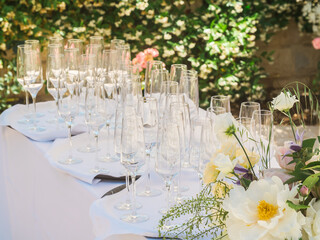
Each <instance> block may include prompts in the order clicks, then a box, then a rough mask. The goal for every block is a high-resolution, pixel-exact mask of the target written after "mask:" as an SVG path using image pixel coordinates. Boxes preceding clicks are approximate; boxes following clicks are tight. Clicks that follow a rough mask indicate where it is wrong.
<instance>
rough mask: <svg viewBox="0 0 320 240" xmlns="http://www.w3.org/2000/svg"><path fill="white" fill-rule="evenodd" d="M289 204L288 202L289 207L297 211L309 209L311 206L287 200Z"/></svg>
mask: <svg viewBox="0 0 320 240" xmlns="http://www.w3.org/2000/svg"><path fill="white" fill-rule="evenodd" d="M287 204H288V206H289V207H291V208H292V209H294V210H296V211H299V210H301V209H307V208H308V207H309V206H307V205H303V204H294V203H293V202H291V201H290V200H287Z"/></svg>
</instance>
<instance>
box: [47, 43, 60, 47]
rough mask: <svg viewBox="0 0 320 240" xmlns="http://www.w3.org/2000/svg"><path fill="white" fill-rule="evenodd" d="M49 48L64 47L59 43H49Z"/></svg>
mask: <svg viewBox="0 0 320 240" xmlns="http://www.w3.org/2000/svg"><path fill="white" fill-rule="evenodd" d="M48 47H62V45H61V44H59V43H49V44H48Z"/></svg>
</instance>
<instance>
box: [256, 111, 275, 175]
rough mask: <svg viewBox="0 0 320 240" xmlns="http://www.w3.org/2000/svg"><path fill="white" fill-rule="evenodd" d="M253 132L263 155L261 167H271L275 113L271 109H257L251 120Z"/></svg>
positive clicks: (260, 153)
mask: <svg viewBox="0 0 320 240" xmlns="http://www.w3.org/2000/svg"><path fill="white" fill-rule="evenodd" d="M251 129H252V134H253V137H254V140H255V142H256V143H257V150H258V151H259V155H260V157H261V162H260V169H268V168H270V160H271V149H270V148H271V145H272V144H273V115H272V112H271V111H269V110H255V111H253V114H252V122H251Z"/></svg>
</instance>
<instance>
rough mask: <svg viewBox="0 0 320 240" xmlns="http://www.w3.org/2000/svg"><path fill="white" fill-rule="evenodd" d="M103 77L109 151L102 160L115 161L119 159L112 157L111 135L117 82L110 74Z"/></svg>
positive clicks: (115, 106) (107, 147)
mask: <svg viewBox="0 0 320 240" xmlns="http://www.w3.org/2000/svg"><path fill="white" fill-rule="evenodd" d="M102 78H103V85H102V86H101V93H102V96H101V97H102V98H103V100H104V104H105V110H104V115H105V118H106V127H107V146H106V150H107V153H106V155H105V156H103V157H101V158H100V161H102V162H114V161H117V159H116V158H113V157H111V154H110V146H111V145H112V142H111V140H112V138H111V137H110V124H111V119H112V118H113V116H114V115H115V113H116V109H117V99H116V83H115V82H114V80H113V79H111V78H110V76H109V75H108V74H107V73H105V74H103V76H102Z"/></svg>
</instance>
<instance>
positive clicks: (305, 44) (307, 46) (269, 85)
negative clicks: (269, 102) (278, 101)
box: [258, 21, 320, 95]
mask: <svg viewBox="0 0 320 240" xmlns="http://www.w3.org/2000/svg"><path fill="white" fill-rule="evenodd" d="M314 37H315V36H312V35H311V34H302V33H301V32H300V31H299V29H298V26H297V24H296V23H295V22H294V21H291V22H290V24H289V25H288V28H287V29H286V30H282V31H279V32H278V33H277V34H276V35H274V36H273V38H272V40H271V42H270V43H269V44H265V43H261V42H260V43H258V46H259V47H260V51H261V52H263V51H272V50H274V51H275V52H274V54H273V58H274V62H273V64H269V63H268V62H267V61H263V67H264V68H265V70H266V72H267V74H268V76H267V78H265V79H262V81H261V82H262V83H263V84H264V86H265V87H266V89H268V95H269V94H271V95H273V93H274V91H277V92H279V90H280V89H281V88H282V87H284V86H285V85H286V84H288V83H290V82H292V81H299V82H303V83H306V84H307V85H308V86H311V82H312V80H313V79H314V77H315V75H316V74H317V71H318V69H317V65H318V61H319V60H320V50H315V49H314V48H313V46H312V39H313V38H314ZM319 84H320V83H319Z"/></svg>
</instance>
